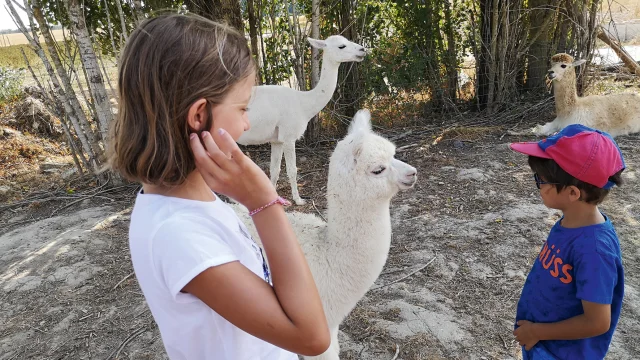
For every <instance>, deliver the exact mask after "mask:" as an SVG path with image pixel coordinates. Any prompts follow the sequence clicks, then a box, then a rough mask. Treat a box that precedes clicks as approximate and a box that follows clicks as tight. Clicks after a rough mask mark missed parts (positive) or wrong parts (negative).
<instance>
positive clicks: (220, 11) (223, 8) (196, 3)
mask: <svg viewBox="0 0 640 360" xmlns="http://www.w3.org/2000/svg"><path fill="white" fill-rule="evenodd" d="M184 4H185V5H186V6H187V9H188V10H189V11H190V12H192V13H196V14H198V15H200V16H203V17H206V18H207V19H211V20H214V21H220V22H222V21H226V22H227V23H228V24H229V25H231V26H233V27H234V28H236V30H238V31H239V32H240V33H241V34H244V24H243V22H242V14H241V13H240V1H238V0H185V1H184Z"/></svg>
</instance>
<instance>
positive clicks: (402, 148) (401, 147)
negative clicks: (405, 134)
mask: <svg viewBox="0 0 640 360" xmlns="http://www.w3.org/2000/svg"><path fill="white" fill-rule="evenodd" d="M418 145H419V144H417V143H416V144H409V145H405V146H400V147H399V148H397V149H396V151H405V150H407V149H409V148H412V147H415V146H418Z"/></svg>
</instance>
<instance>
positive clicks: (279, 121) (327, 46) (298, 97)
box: [238, 35, 365, 205]
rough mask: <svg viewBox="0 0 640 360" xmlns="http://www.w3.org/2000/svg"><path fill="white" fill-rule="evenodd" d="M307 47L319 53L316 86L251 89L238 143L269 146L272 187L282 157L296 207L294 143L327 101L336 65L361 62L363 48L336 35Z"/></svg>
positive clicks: (265, 86) (334, 77)
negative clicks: (246, 127) (247, 127)
mask: <svg viewBox="0 0 640 360" xmlns="http://www.w3.org/2000/svg"><path fill="white" fill-rule="evenodd" d="M307 41H309V43H310V44H311V46H313V47H315V48H318V49H321V50H323V55H322V72H321V73H320V80H319V81H318V85H316V87H315V88H313V89H312V90H310V91H297V90H294V89H291V88H288V87H284V86H278V85H262V86H257V87H255V93H254V95H253V99H252V100H251V103H250V104H249V111H248V115H249V123H250V124H251V129H250V130H249V131H246V132H245V133H244V134H242V136H241V137H240V138H239V139H238V143H239V144H242V145H258V144H264V143H267V142H269V143H271V166H270V170H269V172H270V175H271V182H272V183H273V185H274V186H275V185H276V183H277V182H278V178H279V176H280V164H281V161H282V153H283V152H284V159H285V162H286V166H287V177H288V178H289V183H290V184H291V197H292V199H293V201H294V202H295V203H296V204H297V205H303V204H304V203H305V201H304V200H302V198H301V197H300V195H299V194H298V181H297V177H298V174H297V173H298V171H297V168H296V151H295V145H296V140H298V139H300V138H301V137H302V135H303V134H304V132H305V130H306V129H307V124H308V123H309V121H310V120H311V119H312V118H313V117H314V116H316V115H317V114H318V113H319V112H320V111H321V110H322V109H323V108H324V107H325V106H326V105H327V104H328V103H329V100H331V97H332V96H333V92H334V91H335V89H336V83H337V82H338V68H339V67H340V63H343V62H351V61H356V62H360V61H362V60H363V59H364V56H365V49H364V47H362V46H360V45H358V44H356V43H353V42H351V41H349V40H347V39H345V38H344V37H342V36H340V35H333V36H330V37H328V38H327V39H326V40H316V39H312V38H307Z"/></svg>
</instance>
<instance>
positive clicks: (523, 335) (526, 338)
mask: <svg viewBox="0 0 640 360" xmlns="http://www.w3.org/2000/svg"><path fill="white" fill-rule="evenodd" d="M516 324H518V326H519V327H518V328H517V329H515V330H514V331H513V335H515V336H516V340H518V343H520V346H524V348H525V350H527V351H529V350H531V348H532V347H533V346H534V345H535V344H537V343H538V341H540V339H539V338H538V335H536V333H535V329H534V328H535V326H534V325H535V324H534V323H532V322H530V321H527V320H519V321H518V322H517V323H516Z"/></svg>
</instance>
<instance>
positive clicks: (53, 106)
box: [20, 48, 90, 174]
mask: <svg viewBox="0 0 640 360" xmlns="http://www.w3.org/2000/svg"><path fill="white" fill-rule="evenodd" d="M20 51H21V52H22V58H23V59H24V62H25V64H27V68H28V69H29V72H30V73H31V77H33V80H34V81H35V82H36V85H37V86H38V89H40V91H42V94H43V95H44V97H45V104H46V105H47V107H48V108H49V109H51V110H56V109H58V111H54V113H55V115H56V116H57V117H58V119H60V123H61V124H62V129H63V130H64V133H65V135H66V136H67V141H69V148H70V149H71V155H72V156H73V162H74V163H75V164H76V167H77V168H78V174H83V173H84V171H83V170H82V166H81V165H80V162H79V161H78V155H80V158H81V159H82V163H83V164H84V166H85V168H87V169H90V166H89V162H88V161H87V159H85V157H84V155H83V153H82V151H78V149H77V148H76V147H75V144H74V140H73V135H72V134H71V131H70V130H69V126H68V125H67V123H66V121H65V119H64V118H63V116H64V114H63V112H62V111H61V110H59V109H60V108H59V106H58V105H56V103H55V101H54V100H53V99H51V97H49V95H48V94H47V91H46V90H45V88H44V87H43V86H42V84H41V83H40V80H39V79H38V76H37V75H36V73H35V72H34V71H33V68H32V67H31V63H29V59H27V54H25V53H24V49H22V48H21V49H20Z"/></svg>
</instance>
